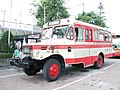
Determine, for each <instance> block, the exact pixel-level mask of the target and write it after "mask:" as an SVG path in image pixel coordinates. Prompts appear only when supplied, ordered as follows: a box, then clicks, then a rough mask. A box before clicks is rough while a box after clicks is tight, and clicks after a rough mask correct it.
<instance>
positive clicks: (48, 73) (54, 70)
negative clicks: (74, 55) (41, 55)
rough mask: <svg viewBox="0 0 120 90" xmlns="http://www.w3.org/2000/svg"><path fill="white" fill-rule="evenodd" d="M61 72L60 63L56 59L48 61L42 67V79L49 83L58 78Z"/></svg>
mask: <svg viewBox="0 0 120 90" xmlns="http://www.w3.org/2000/svg"><path fill="white" fill-rule="evenodd" d="M60 71H61V66H60V62H59V61H58V60H56V59H49V60H48V61H46V63H45V64H44V66H43V77H44V78H45V79H46V80H47V81H49V82H51V81H55V80H57V79H58V78H59V75H60Z"/></svg>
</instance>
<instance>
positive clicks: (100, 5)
mask: <svg viewBox="0 0 120 90" xmlns="http://www.w3.org/2000/svg"><path fill="white" fill-rule="evenodd" d="M98 9H99V10H100V12H99V14H100V15H102V14H103V13H104V12H103V11H102V10H103V9H104V7H103V4H102V2H100V3H99V6H98Z"/></svg>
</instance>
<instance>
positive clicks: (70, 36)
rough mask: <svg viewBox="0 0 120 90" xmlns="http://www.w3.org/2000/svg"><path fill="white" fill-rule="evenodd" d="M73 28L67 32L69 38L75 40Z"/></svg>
mask: <svg viewBox="0 0 120 90" xmlns="http://www.w3.org/2000/svg"><path fill="white" fill-rule="evenodd" d="M73 37H74V34H73V28H72V27H71V28H70V29H69V31H68V33H67V39H70V40H73V39H74V38H73Z"/></svg>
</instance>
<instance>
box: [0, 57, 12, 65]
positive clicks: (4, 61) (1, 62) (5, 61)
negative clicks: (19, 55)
mask: <svg viewBox="0 0 120 90" xmlns="http://www.w3.org/2000/svg"><path fill="white" fill-rule="evenodd" d="M10 59H11V58H4V59H0V67H4V66H10Z"/></svg>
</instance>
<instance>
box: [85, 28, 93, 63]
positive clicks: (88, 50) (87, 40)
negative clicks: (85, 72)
mask: <svg viewBox="0 0 120 90" xmlns="http://www.w3.org/2000/svg"><path fill="white" fill-rule="evenodd" d="M85 44H86V57H87V58H86V65H90V64H91V60H92V57H91V50H92V30H91V29H88V28H87V29H85Z"/></svg>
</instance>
